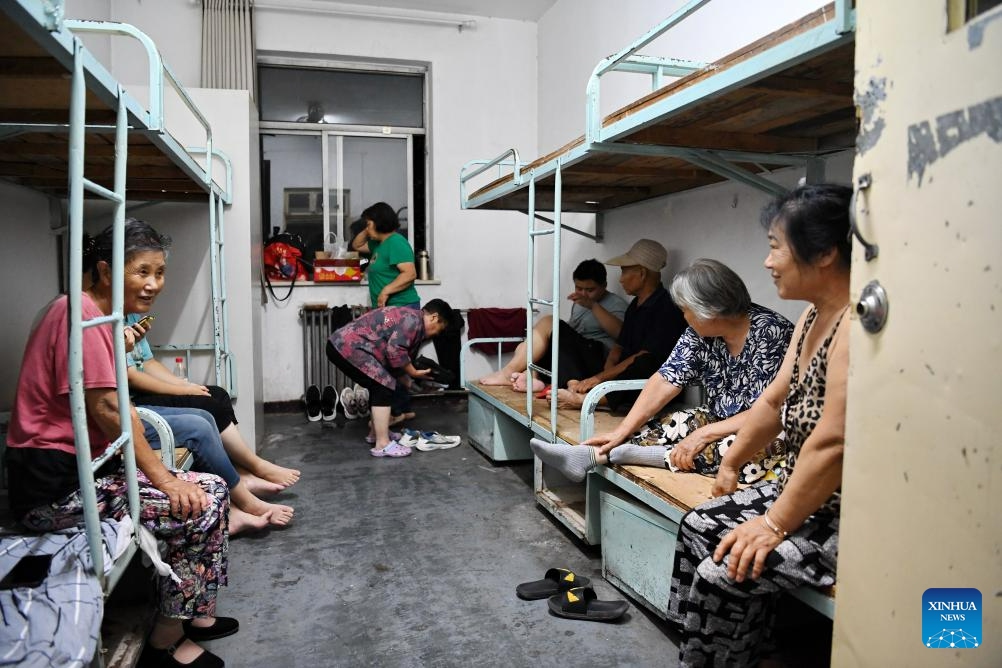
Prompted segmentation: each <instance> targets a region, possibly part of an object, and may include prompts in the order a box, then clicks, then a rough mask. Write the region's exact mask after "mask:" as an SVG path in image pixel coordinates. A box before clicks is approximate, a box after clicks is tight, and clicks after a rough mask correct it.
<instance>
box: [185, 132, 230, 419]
mask: <svg viewBox="0 0 1002 668" xmlns="http://www.w3.org/2000/svg"><path fill="white" fill-rule="evenodd" d="M185 150H186V151H188V153H192V154H196V155H200V154H201V155H205V156H206V167H208V166H209V163H210V162H212V160H213V158H219V159H220V160H221V161H222V162H223V165H224V166H225V167H226V190H225V191H223V192H222V193H221V194H217V193H216V191H215V189H214V188H212V187H211V185H212V184H211V182H210V184H209V185H210V188H209V270H210V271H209V273H210V280H211V291H212V359H213V363H214V366H215V372H216V384H217V385H219V386H221V387H223V388H224V389H226V391H227V392H229V394H230V396H231V397H233V398H234V399H236V398H237V382H236V371H235V368H234V366H233V356H232V354H231V353H230V323H229V306H228V303H227V302H228V298H227V296H226V278H225V277H226V254H225V252H224V248H225V245H224V232H223V230H224V225H223V222H224V212H225V205H226V204H229V203H230V202H231V201H232V199H231V198H232V193H233V163H232V162H230V159H229V157H228V156H227V155H226V154H225V153H223V152H222V151H220V150H218V149H211V154H210V149H207V148H200V147H185ZM207 174H208V175H209V177H210V178H211V171H208V172H207ZM189 368H191V367H190V366H189Z"/></svg>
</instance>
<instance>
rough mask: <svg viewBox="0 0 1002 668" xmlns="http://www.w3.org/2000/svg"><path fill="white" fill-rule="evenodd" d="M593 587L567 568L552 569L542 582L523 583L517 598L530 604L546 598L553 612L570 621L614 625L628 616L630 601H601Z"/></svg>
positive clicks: (587, 580)
mask: <svg viewBox="0 0 1002 668" xmlns="http://www.w3.org/2000/svg"><path fill="white" fill-rule="evenodd" d="M589 584H591V581H590V580H589V579H588V578H586V577H582V576H580V575H577V574H575V573H574V572H573V571H570V570H567V569H566V568H551V569H550V570H548V571H546V573H545V574H544V575H543V579H542V580H534V581H532V582H523V583H522V584H520V585H518V586H517V587H515V594H516V595H517V596H518V597H519V598H521V599H523V600H526V601H538V600H540V599H544V598H545V599H547V605H549V607H550V612H552V613H553V614H554V615H556V616H558V617H566V618H567V619H584V620H587V621H591V622H614V621H616V620H618V619H619V618H620V617H622V616H623V615H624V614H626V611H627V609H629V607H630V605H629V604H628V603H627V602H626V601H600V600H598V596H597V595H596V594H595V590H594V589H592V588H591V587H589V586H588V585H589Z"/></svg>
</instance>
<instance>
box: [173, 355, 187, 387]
mask: <svg viewBox="0 0 1002 668" xmlns="http://www.w3.org/2000/svg"><path fill="white" fill-rule="evenodd" d="M174 377H175V378H177V379H178V380H183V381H184V382H186V383H187V382H188V370H187V369H186V368H185V366H184V358H183V357H175V358H174Z"/></svg>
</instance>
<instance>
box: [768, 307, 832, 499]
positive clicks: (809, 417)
mask: <svg viewBox="0 0 1002 668" xmlns="http://www.w3.org/2000/svg"><path fill="white" fill-rule="evenodd" d="M846 309H848V307H846ZM817 316H818V312H817V310H816V309H814V308H811V311H810V313H808V314H807V318H806V320H804V329H803V331H802V332H801V333H800V340H799V341H797V358H796V362H794V365H793V377H792V378H791V380H790V391H789V393H788V394H787V395H786V401H785V402H784V403H783V415H782V420H783V428H784V429H785V430H786V447H787V453H786V457H787V459H786V467H785V468H784V469H783V470H782V471H781V472H780V474H779V480H778V481H777V482H776V494H777V495H779V494H781V493H782V492H783V489H784V488H785V487H786V483H787V481H788V480H789V479H790V475H791V474H792V473H793V468H794V466H796V464H797V456H798V455H799V454H800V448H801V447H803V445H804V441H806V440H807V437H808V436H810V435H811V433H812V432H813V431H814V428H815V427H817V425H818V421H819V420H820V419H821V413H822V412H823V411H824V408H825V385H826V380H827V377H828V349H829V348H831V344H832V339H833V338H834V337H835V332H837V331H838V327H839V325H840V324H841V323H842V320H843V318H844V317H845V311H843V312H842V315H840V316H839V318H838V320H837V321H836V322H835V326H834V327H833V328H832V331H831V332H830V333H829V334H828V337H827V338H825V340H824V342H823V343H822V344H821V346H820V347H819V348H818V351H817V352H816V353H814V356H813V357H812V358H811V360H810V362H808V365H807V372H806V373H805V374H804V377H803V379H801V377H800V353H801V350H802V349H803V347H804V339H805V338H807V332H808V331H809V330H810V329H811V326H812V325H813V324H814V321H815V320H816V319H817ZM841 501H842V492H841V489H839V490H836V491H835V493H833V494H832V495H831V497H829V498H828V500H827V501H826V502H825V503H824V505H823V506H821V508H819V509H818V512H827V513H831V514H833V515H838V512H839V506H840V504H841Z"/></svg>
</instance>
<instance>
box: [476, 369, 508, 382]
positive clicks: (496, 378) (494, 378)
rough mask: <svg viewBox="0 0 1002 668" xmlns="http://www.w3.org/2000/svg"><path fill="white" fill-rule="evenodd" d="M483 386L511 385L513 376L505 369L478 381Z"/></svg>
mask: <svg viewBox="0 0 1002 668" xmlns="http://www.w3.org/2000/svg"><path fill="white" fill-rule="evenodd" d="M477 382H478V383H480V384H481V385H511V374H509V373H507V372H506V371H505V370H504V369H501V370H499V371H495V372H494V373H491V374H487V375H486V376H484V377H483V378H481V379H480V380H478V381H477Z"/></svg>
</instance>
